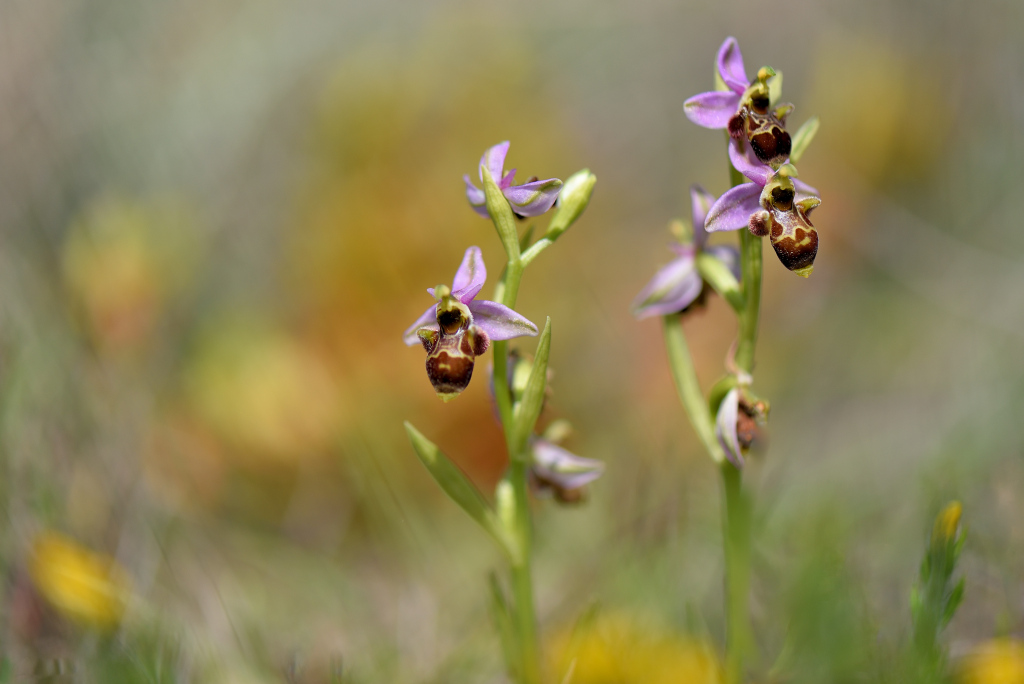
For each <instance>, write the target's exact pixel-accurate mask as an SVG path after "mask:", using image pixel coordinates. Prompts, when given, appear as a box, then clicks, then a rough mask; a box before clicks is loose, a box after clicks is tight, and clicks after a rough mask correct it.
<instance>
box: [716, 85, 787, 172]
mask: <svg viewBox="0 0 1024 684" xmlns="http://www.w3.org/2000/svg"><path fill="white" fill-rule="evenodd" d="M774 74H775V71H774V70H773V69H771V68H770V67H762V68H761V69H760V70H759V71H758V72H757V81H755V82H754V83H753V84H751V86H750V87H749V88H747V91H746V92H745V93H744V94H743V98H742V99H741V100H740V108H739V110H738V111H737V112H736V114H735V115H733V117H732V118H731V119H729V125H728V130H729V135H730V136H731V137H733V138H735V139H737V140H741V139H746V141H747V142H749V143H750V147H751V149H753V150H754V154H755V155H756V156H757V158H758V159H759V160H761V161H762V162H764V163H765V164H768V166H770V167H772V168H773V169H778V168H779V166H781V165H782V164H783V163H784V162H785V161H786V159H787V158H788V157H789V153H790V150H791V149H792V145H793V141H792V139H791V138H790V136H789V133H788V132H787V131H786V117H787V116H789V114H790V113H791V112H792V111H793V105H791V104H783V105H779V106H778V107H776V108H775V109H772V108H771V98H770V94H769V89H768V79H769V78H770V77H771V76H773V75H774Z"/></svg>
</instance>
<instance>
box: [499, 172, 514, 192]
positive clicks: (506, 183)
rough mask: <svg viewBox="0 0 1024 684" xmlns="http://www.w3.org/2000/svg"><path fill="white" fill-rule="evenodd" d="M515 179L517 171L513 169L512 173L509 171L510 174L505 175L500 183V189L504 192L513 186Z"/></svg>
mask: <svg viewBox="0 0 1024 684" xmlns="http://www.w3.org/2000/svg"><path fill="white" fill-rule="evenodd" d="M515 179H516V169H512V170H511V171H509V172H508V173H506V174H505V177H504V178H502V179H501V182H499V183H498V187H499V188H500V189H502V190H504V189H505V188H507V187H508V186H510V185H512V181H514V180H515Z"/></svg>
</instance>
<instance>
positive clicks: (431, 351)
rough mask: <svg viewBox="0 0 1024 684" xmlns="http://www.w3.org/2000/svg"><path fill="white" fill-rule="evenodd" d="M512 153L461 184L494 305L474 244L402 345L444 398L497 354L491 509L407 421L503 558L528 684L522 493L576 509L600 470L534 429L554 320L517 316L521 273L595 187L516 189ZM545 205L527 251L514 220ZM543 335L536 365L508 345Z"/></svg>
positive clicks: (518, 675) (518, 661)
mask: <svg viewBox="0 0 1024 684" xmlns="http://www.w3.org/2000/svg"><path fill="white" fill-rule="evenodd" d="M508 149H509V143H508V142H502V143H499V144H497V145H494V146H493V147H490V148H489V149H487V150H486V151H485V152H484V154H483V156H482V157H481V159H480V164H479V177H480V182H481V183H482V184H483V189H480V188H479V187H477V186H476V185H474V184H473V182H472V181H471V180H470V178H469V176H468V175H466V176H465V177H464V180H465V184H466V198H467V199H468V200H469V205H470V207H471V208H472V209H473V210H474V211H475V212H476V213H477V214H479V215H480V216H482V217H485V218H490V219H491V221H492V222H493V223H494V227H495V229H496V230H497V232H498V237H499V238H500V239H501V243H502V246H503V247H504V249H505V254H506V258H507V259H506V264H505V269H504V272H503V273H502V276H501V278H500V280H499V282H498V284H497V286H496V288H495V293H494V298H493V301H489V300H485V299H478V298H477V295H479V293H480V291H481V289H483V286H484V284H485V282H486V280H487V269H486V267H485V265H484V260H483V254H482V252H481V249H480V248H479V247H475V246H474V247H469V248H468V249H467V250H466V253H465V255H464V256H463V259H462V264H461V265H460V266H459V269H458V271H457V272H456V273H455V277H454V279H453V280H452V284H451V285H450V286H449V285H438V286H436V287H433V288H429V289H428V290H427V292H428V293H429V294H430V296H432V297H433V298H434V300H435V303H434V304H433V305H431V306H430V308H428V309H427V310H426V311H425V312H423V315H421V316H420V317H419V318H417V319H416V321H415V322H413V324H412V325H411V326H410V327H409V328H408V329H407V330H406V331H405V333H404V335H403V337H402V339H403V341H404V342H405V343H406V344H407V345H410V346H413V345H415V344H416V343H417V342H419V343H420V344H421V345H422V346H423V348H424V350H426V352H427V358H426V370H427V377H428V378H429V380H430V383H431V385H432V386H433V388H434V391H435V393H436V394H437V395H438V396H439V397H440V398H441V399H443V400H445V401H449V400H451V399H453V398H455V397H457V396H459V394H461V393H462V391H463V390H465V389H466V387H467V386H468V385H469V383H470V380H471V379H472V377H473V369H474V366H475V364H476V359H477V357H480V356H482V355H484V354H485V353H486V352H487V351H488V350H489V349H490V350H493V353H494V364H493V365H494V370H493V373H492V374H491V394H492V398H493V401H494V403H495V407H496V414H497V417H498V420H499V421H500V423H501V426H502V428H503V430H504V432H505V443H506V447H507V450H508V458H509V465H508V470H507V472H506V474H505V477H504V478H503V479H502V480H501V482H499V483H498V485H497V487H496V488H495V491H494V493H493V496H492V497H491V500H490V501H489V500H488V498H487V497H485V496H484V495H483V494H482V493H481V492H480V491H479V489H477V487H476V485H475V484H474V483H473V482H471V481H470V480H469V478H468V477H466V475H465V473H463V472H462V471H461V470H460V469H459V468H458V466H456V465H455V464H454V463H453V462H451V461H450V460H449V459H448V458H447V457H446V456H445V455H444V454H443V453H442V452H441V451H440V449H438V447H437V446H435V445H434V444H433V443H432V442H431V441H430V440H429V439H427V438H426V437H425V436H424V435H423V434H422V433H420V432H419V431H418V430H416V428H414V427H413V426H412V425H410V424H409V423H406V431H407V433H408V435H409V438H410V440H411V442H412V444H413V447H414V448H415V450H416V453H417V455H418V456H419V457H420V460H421V461H422V462H423V464H424V465H425V466H426V467H427V469H428V471H429V472H430V474H431V475H432V476H433V477H434V479H435V480H436V481H437V482H438V484H439V485H440V486H441V487H442V489H444V491H445V492H446V493H447V494H448V495H449V496H450V497H451V498H452V499H453V500H454V501H455V502H456V503H457V504H458V505H459V506H460V507H461V508H462V509H463V510H464V511H465V512H466V513H467V514H469V515H470V516H471V517H472V518H473V519H474V520H476V521H477V522H478V523H479V524H480V526H481V527H482V528H483V529H484V530H485V531H486V532H487V533H488V534H490V535H491V537H492V538H493V539H494V540H495V542H496V543H497V544H498V547H499V548H500V549H501V550H502V551H504V553H505V555H506V557H507V559H508V561H509V565H510V571H511V572H510V579H509V585H510V587H511V597H509V596H508V595H507V594H508V592H507V591H506V589H505V588H503V587H502V586H501V585H500V582H499V581H498V580H497V578H496V576H495V577H494V578H493V581H492V598H493V604H492V608H493V610H494V614H495V619H496V621H497V623H498V627H499V631H500V633H501V635H502V641H503V646H504V652H505V657H506V661H507V664H508V668H509V672H510V674H512V675H513V676H514V678H515V679H516V680H517V681H519V682H522V683H523V684H539V682H540V678H541V674H540V673H541V666H540V658H539V655H538V654H539V651H538V647H537V636H536V624H535V623H536V618H535V617H534V607H533V589H532V579H531V571H530V553H531V549H530V547H531V543H530V540H531V527H532V522H531V517H530V516H531V514H530V508H529V493H530V492H533V493H534V494H536V495H546V494H552V495H553V496H554V498H555V500H556V501H558V502H559V503H577V502H579V501H581V500H582V499H583V498H584V495H585V488H586V486H587V485H588V484H590V483H591V482H593V481H594V480H595V479H597V478H598V477H599V476H600V475H601V473H602V472H603V471H604V465H603V464H602V463H601V462H600V461H595V460H592V459H587V458H583V457H581V456H577V455H575V454H573V453H571V452H569V451H567V450H565V449H564V448H563V447H562V446H561V444H560V443H561V441H562V440H563V439H564V438H565V437H566V436H567V434H568V432H569V428H568V424H567V423H566V422H565V421H554V422H552V423H551V424H550V425H548V426H547V429H545V430H544V431H543V432H539V431H538V429H537V424H538V421H539V419H540V417H541V414H542V412H543V410H544V408H545V404H546V398H547V394H548V381H549V378H548V355H549V352H550V348H551V320H550V319H548V320H547V322H546V324H545V325H544V328H543V331H541V330H540V329H538V327H537V326H536V325H535V324H533V323H532V322H531V321H529V320H528V319H527V318H526V317H525V316H523V315H522V314H520V313H518V312H516V311H515V310H514V309H513V307H514V306H515V300H516V296H517V294H518V291H519V284H520V281H521V279H522V275H523V271H524V270H525V268H526V266H528V265H529V264H530V263H531V262H532V261H533V260H534V259H535V258H537V256H538V255H539V254H541V253H542V252H543V251H544V250H546V249H547V248H548V247H550V246H551V245H552V244H554V243H555V242H556V241H557V240H558V239H559V237H561V235H562V234H563V233H564V232H565V231H566V230H567V229H568V228H569V227H570V226H571V225H572V224H573V223H575V221H576V220H577V219H578V218H579V217H580V215H581V214H582V213H583V211H584V209H585V208H586V207H587V204H588V203H589V202H590V196H591V193H592V192H593V189H594V183H595V182H596V178H595V177H594V175H593V174H592V173H590V172H589V171H588V170H586V169H583V170H582V171H579V172H577V173H575V174H573V175H572V176H571V177H569V178H568V179H567V180H566V182H565V183H564V184H563V183H562V181H561V180H559V179H557V178H550V179H548V180H536V179H532V180H530V181H527V182H526V183H524V184H522V185H515V184H514V183H515V174H516V171H515V169H513V170H511V171H509V172H508V173H506V172H505V157H506V156H507V154H508ZM552 207H555V211H554V213H553V215H552V217H551V221H550V223H549V224H548V228H547V230H546V231H545V232H544V234H543V235H542V236H541V237H540V238H539V239H537V240H536V241H534V242H533V243H532V244H530V237H531V236H532V234H533V231H532V228H531V229H529V230H527V231H526V234H525V235H524V236H520V235H519V232H518V229H517V225H516V224H517V219H523V218H532V217H537V216H540V215H542V214H544V213H546V212H547V211H549V210H550V209H551V208H552ZM538 334H539V336H540V339H539V341H538V344H537V349H536V352H535V354H534V357H533V359H532V360H529V359H527V358H525V357H524V356H523V355H521V354H520V353H519V352H518V351H517V350H513V349H509V348H508V346H507V343H508V340H512V339H515V338H518V337H535V336H538Z"/></svg>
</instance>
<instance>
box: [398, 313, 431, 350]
mask: <svg viewBox="0 0 1024 684" xmlns="http://www.w3.org/2000/svg"><path fill="white" fill-rule="evenodd" d="M420 328H430V329H431V330H440V327H439V326H438V325H437V304H434V305H433V306H431V307H430V308H429V309H427V310H426V311H424V312H423V315H422V316H420V317H419V318H417V319H416V322H415V323H413V324H412V325H410V326H409V327H408V328H407V329H406V331H405V332H404V333H402V341H403V342H405V343H406V344H407V345H409V346H410V347H411V346H413V345H416V344H419V343H420V338H419V337H417V336H416V331H417V330H419V329H420Z"/></svg>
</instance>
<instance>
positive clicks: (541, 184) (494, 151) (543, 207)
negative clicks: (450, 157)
mask: <svg viewBox="0 0 1024 684" xmlns="http://www.w3.org/2000/svg"><path fill="white" fill-rule="evenodd" d="M509 144H510V143H509V141H507V140H506V141H504V142H500V143H498V144H497V145H494V146H493V147H489V148H488V149H487V150H486V151H485V152H484V154H483V156H482V157H480V166H479V169H480V182H481V183H483V180H484V171H483V170H484V169H485V168H486V169H487V172H488V173H489V174H490V175H491V178H493V179H494V180H495V182H497V184H498V188H499V189H500V190H501V194H503V195H504V196H505V199H507V200H508V201H509V204H511V205H512V211H514V212H515V213H516V214H518V215H520V216H540V215H541V214H543V213H544V212H546V211H547V210H548V209H550V208H551V206H552V205H553V204H554V203H555V200H556V199H558V193H559V192H560V191H561V189H562V181H560V180H559V179H557V178H548V179H547V180H535V181H530V182H528V183H524V184H522V185H513V184H512V183H513V181H514V180H515V177H516V169H512V170H511V171H509V172H508V173H505V157H506V155H508V148H509ZM462 180H464V181H465V183H466V198H467V199H468V200H469V205H470V206H471V207H472V208H473V211H475V212H476V213H478V214H480V216H483V217H484V218H488V217H489V216H490V214H489V213H488V212H487V199H486V196H485V194H484V191H483V190H481V189H480V188H478V187H476V186H475V185H473V181H471V180H470V178H469V174H466V175H464V176H463V177H462Z"/></svg>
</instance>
